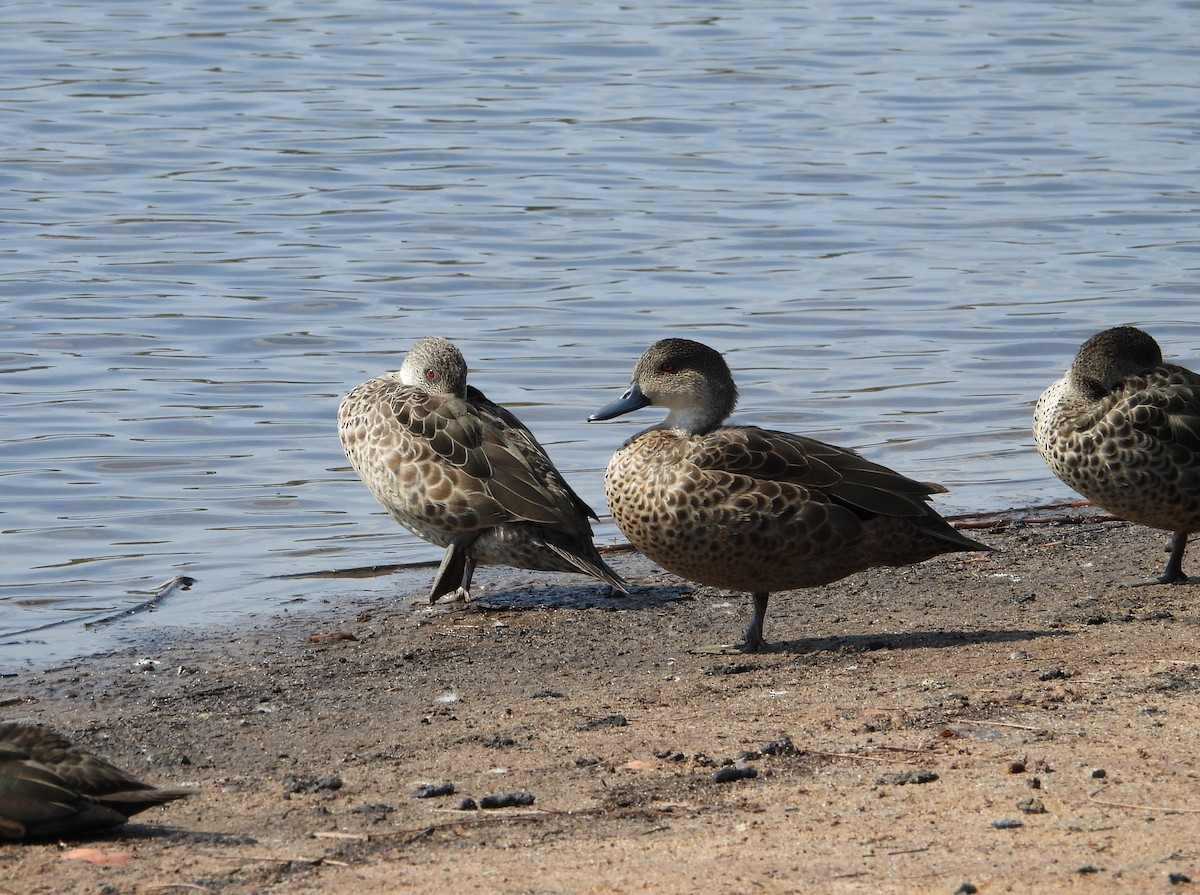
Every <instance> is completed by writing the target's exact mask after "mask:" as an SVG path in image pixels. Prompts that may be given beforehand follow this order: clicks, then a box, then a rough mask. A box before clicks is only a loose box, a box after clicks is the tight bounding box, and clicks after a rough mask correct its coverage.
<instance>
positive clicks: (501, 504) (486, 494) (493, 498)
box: [338, 338, 625, 599]
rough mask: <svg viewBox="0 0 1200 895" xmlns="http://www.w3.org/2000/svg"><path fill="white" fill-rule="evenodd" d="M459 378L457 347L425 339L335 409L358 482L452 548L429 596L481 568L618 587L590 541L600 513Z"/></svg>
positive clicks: (463, 371)
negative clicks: (581, 578)
mask: <svg viewBox="0 0 1200 895" xmlns="http://www.w3.org/2000/svg"><path fill="white" fill-rule="evenodd" d="M466 376H467V367H466V362H465V361H464V360H463V358H462V354H461V353H460V352H459V351H458V349H457V348H456V347H454V345H453V344H451V343H450V342H449V341H447V340H445V339H439V338H424V339H420V340H418V341H417V342H416V343H415V344H414V345H413V347H412V349H411V350H410V352H409V354H408V356H407V357H406V358H405V361H404V365H403V366H402V367H401V369H400V371H399V372H396V373H389V374H386V375H384V376H381V377H378V378H376V379H372V380H370V381H368V382H365V383H363V384H362V385H360V386H358V387H357V388H355V389H353V390H351V392H350V393H349V394H348V395H347V396H346V397H345V398H344V399H343V400H342V402H341V404H340V406H339V408H338V430H339V433H340V436H341V441H342V447H343V448H344V450H345V452H346V456H347V457H348V458H349V460H350V464H351V466H353V468H354V470H355V472H357V473H358V475H359V478H361V479H362V480H363V482H364V483H365V484H366V485H367V487H368V488H369V489H370V490H371V493H372V494H374V495H375V497H376V499H378V500H379V502H380V504H382V505H383V507H384V508H385V509H387V511H388V512H389V513H390V514H391V515H392V517H393V518H395V519H396V520H397V521H398V522H399V523H400V524H401V525H403V526H405V527H406V528H408V529H409V530H410V531H412V532H413V533H414V534H416V535H418V536H419V537H421V538H424V539H425V540H427V541H429V542H431V543H433V544H436V545H438V546H441V547H445V548H447V559H446V561H445V562H444V563H443V567H442V569H441V573H440V574H439V575H438V577H437V579H436V580H435V582H434V587H433V590H432V591H431V594H430V597H431V599H436V598H437V597H438V596H440V595H441V594H442V593H447V592H449V591H450V590H453V589H454V587H455V586H459V587H461V590H462V591H463V592H464V593H465V592H466V591H467V588H468V586H469V584H470V578H471V573H472V571H473V568H474V564H475V563H476V562H482V563H495V564H504V565H511V566H517V567H519V568H528V569H541V570H545V571H560V572H582V573H583V574H587V575H591V576H592V577H594V578H597V579H598V580H600V581H603V582H605V583H607V584H610V585H612V586H614V587H616V588H618V589H620V590H622V591H624V590H625V584H624V582H623V581H622V580H621V578H620V577H619V576H618V575H617V574H616V573H615V572H613V571H612V569H610V568H609V567H608V565H607V564H606V563H605V562H604V561H603V559H601V557H600V555H599V553H598V552H597V551H596V548H595V545H594V544H593V542H592V532H591V526H590V525H589V523H588V517H589V516H591V517H593V518H594V517H595V513H593V512H592V510H591V509H590V508H589V507H588V506H587V504H586V503H584V501H583V500H582V499H581V498H580V497H579V495H578V494H576V493H575V491H574V490H573V489H572V488H571V487H570V485H568V484H567V482H566V480H565V479H563V477H562V475H561V474H560V473H559V472H558V470H557V469H556V468H555V466H554V464H553V462H552V461H551V460H550V457H549V455H548V454H547V453H546V451H545V449H544V448H543V447H542V446H541V444H540V443H539V442H538V441H537V439H536V438H534V436H533V434H532V433H531V432H530V431H529V429H528V428H526V426H525V425H524V424H522V423H521V421H520V420H518V419H517V417H516V416H515V415H513V414H512V413H511V412H510V411H508V410H507V409H505V408H503V407H501V406H500V405H498V404H495V403H493V402H492V401H490V400H488V398H487V397H486V396H485V395H484V394H483V393H482V392H481V391H479V390H478V389H476V388H474V387H473V386H469V385H467V382H466ZM451 579H453V581H451ZM460 582H461V584H460Z"/></svg>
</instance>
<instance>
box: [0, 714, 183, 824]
mask: <svg viewBox="0 0 1200 895" xmlns="http://www.w3.org/2000/svg"><path fill="white" fill-rule="evenodd" d="M189 795H192V793H191V792H190V791H187V790H178V789H158V788H156V787H154V786H151V785H150V784H148V783H143V782H142V781H141V780H138V779H136V778H135V777H133V776H131V775H130V774H128V773H126V772H125V771H123V770H121V769H120V768H118V767H116V766H114V765H111V764H109V763H108V762H106V761H104V760H103V759H102V758H98V757H97V756H95V755H93V754H91V753H90V752H85V751H84V750H82V749H78V748H76V747H75V746H74V745H72V744H71V742H70V741H69V740H67V739H66V738H65V737H63V736H62V735H60V734H58V733H56V732H54V731H53V730H49V729H48V728H45V727H35V726H33V725H28V724H20V723H17V722H11V721H10V722H4V723H0V837H7V838H10V839H26V838H29V839H31V838H41V837H46V836H73V835H82V834H86V833H91V832H95V831H98V830H104V829H109V828H111V827H115V826H119V825H120V824H123V823H125V821H126V820H127V819H128V818H130V817H132V816H133V815H135V814H138V813H139V812H142V811H145V810H146V809H148V808H153V807H154V806H156V805H162V804H164V803H166V802H170V801H174V800H175V799H182V798H185V797H186V796H189Z"/></svg>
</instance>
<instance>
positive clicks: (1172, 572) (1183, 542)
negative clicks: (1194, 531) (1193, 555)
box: [1158, 531, 1188, 584]
mask: <svg viewBox="0 0 1200 895" xmlns="http://www.w3.org/2000/svg"><path fill="white" fill-rule="evenodd" d="M1187 542H1188V532H1186V531H1177V532H1175V533H1174V534H1173V535H1171V558H1170V559H1168V560H1167V568H1166V571H1164V572H1163V574H1162V577H1161V578H1159V579H1158V581H1159V583H1161V584H1186V583H1187V580H1188V576H1187V575H1185V574H1184V572H1183V551H1184V550H1186V549H1187Z"/></svg>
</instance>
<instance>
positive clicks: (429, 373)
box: [425, 367, 438, 382]
mask: <svg viewBox="0 0 1200 895" xmlns="http://www.w3.org/2000/svg"><path fill="white" fill-rule="evenodd" d="M437 376H438V372H437V370H435V369H434V368H433V367H427V368H426V369H425V378H426V379H428V380H429V381H430V382H433V380H435V379H437Z"/></svg>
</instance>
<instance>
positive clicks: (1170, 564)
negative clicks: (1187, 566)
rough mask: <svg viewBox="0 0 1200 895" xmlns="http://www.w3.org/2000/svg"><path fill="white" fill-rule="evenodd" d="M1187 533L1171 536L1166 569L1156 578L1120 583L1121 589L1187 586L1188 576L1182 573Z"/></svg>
mask: <svg viewBox="0 0 1200 895" xmlns="http://www.w3.org/2000/svg"><path fill="white" fill-rule="evenodd" d="M1187 542H1188V532H1186V531H1177V532H1175V533H1174V534H1172V535H1171V547H1170V550H1171V556H1170V558H1169V559H1168V560H1167V568H1166V569H1165V570H1164V571H1163V573H1162V574H1161V575H1159V576H1158V577H1157V578H1140V579H1138V580H1137V581H1129V582H1125V583H1122V584H1121V585H1120V586H1121V587H1145V586H1146V585H1148V584H1187V582H1188V576H1187V575H1186V574H1184V571H1183V551H1184V550H1186V549H1187Z"/></svg>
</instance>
